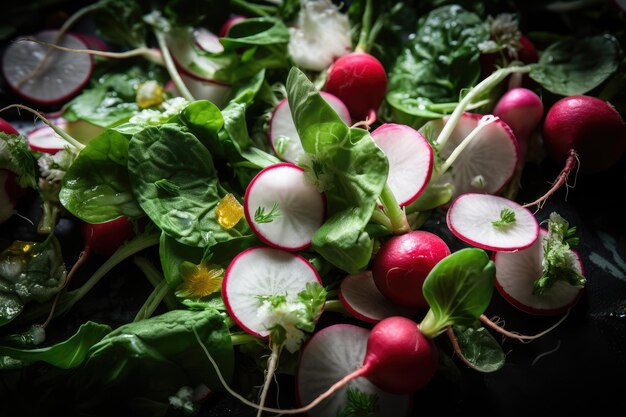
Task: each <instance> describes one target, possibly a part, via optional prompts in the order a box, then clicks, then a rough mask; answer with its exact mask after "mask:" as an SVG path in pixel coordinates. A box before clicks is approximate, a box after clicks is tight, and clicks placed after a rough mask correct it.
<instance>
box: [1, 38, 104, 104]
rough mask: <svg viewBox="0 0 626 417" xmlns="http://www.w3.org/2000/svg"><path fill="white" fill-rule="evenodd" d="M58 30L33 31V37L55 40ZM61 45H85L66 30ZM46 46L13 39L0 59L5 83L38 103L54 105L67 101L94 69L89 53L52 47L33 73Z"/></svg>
mask: <svg viewBox="0 0 626 417" xmlns="http://www.w3.org/2000/svg"><path fill="white" fill-rule="evenodd" d="M57 33H58V32H57V31H44V32H40V33H37V34H35V35H33V36H32V37H33V38H34V39H35V40H38V41H43V42H54V41H55V40H56V38H57ZM60 45H61V46H63V47H67V48H72V49H86V48H87V46H86V45H85V43H84V42H83V41H82V40H81V39H80V38H79V37H77V36H75V35H72V34H66V35H65V36H64V37H63V38H62V39H61V41H60ZM47 50H48V47H46V46H43V45H40V44H38V43H34V42H13V43H11V44H9V46H8V47H7V49H6V51H5V53H4V57H3V60H2V71H3V73H4V77H5V79H6V81H7V83H8V85H9V86H10V87H11V89H13V90H14V91H15V92H16V93H17V94H18V95H20V96H21V97H23V98H24V99H26V100H29V101H32V102H33V103H36V104H39V105H44V106H46V105H57V104H60V103H63V102H65V101H67V100H68V99H69V98H70V97H72V96H73V95H75V94H76V93H78V92H79V91H80V90H81V88H83V87H84V86H85V84H86V83H87V81H89V77H90V76H91V72H92V69H93V62H92V59H91V56H89V55H85V54H75V53H69V52H61V51H57V50H54V51H52V52H51V53H50V55H49V59H48V61H47V63H46V65H45V66H44V68H43V69H42V70H41V71H39V72H37V73H34V74H35V76H31V74H32V73H33V71H34V70H35V68H36V67H37V65H38V62H39V61H38V59H37V57H42V56H44V54H46V51H47Z"/></svg>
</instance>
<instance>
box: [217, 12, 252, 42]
mask: <svg viewBox="0 0 626 417" xmlns="http://www.w3.org/2000/svg"><path fill="white" fill-rule="evenodd" d="M244 20H246V18H245V17H244V16H239V15H235V16H233V17H231V18H230V19H228V20H227V21H226V22H224V24H223V25H222V27H221V28H220V30H219V32H218V35H219V37H220V38H223V37H225V36H227V35H228V31H229V30H230V28H231V27H233V26H234V25H236V24H237V23H239V22H242V21H244Z"/></svg>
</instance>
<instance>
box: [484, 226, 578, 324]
mask: <svg viewBox="0 0 626 417" xmlns="http://www.w3.org/2000/svg"><path fill="white" fill-rule="evenodd" d="M547 235H548V232H547V230H545V229H541V233H540V238H539V239H537V241H536V242H535V243H534V244H533V245H532V246H530V247H528V248H526V249H524V250H520V251H518V252H510V253H509V252H498V253H496V254H495V255H494V258H493V260H494V263H495V264H496V288H497V289H498V291H499V292H500V294H501V295H502V296H503V297H504V298H505V299H507V300H508V301H509V302H510V303H511V304H513V305H514V306H515V307H517V308H519V309H520V310H522V311H525V312H527V313H530V314H543V315H550V314H560V313H562V312H564V311H565V310H567V308H569V307H570V306H572V305H573V304H574V303H576V301H577V300H578V298H579V297H580V294H581V291H583V288H581V287H575V286H573V285H571V284H569V283H567V282H565V281H556V282H555V283H554V285H553V286H552V288H550V289H549V290H548V291H546V292H545V293H543V294H541V295H535V294H533V283H534V282H535V281H536V280H537V279H539V277H541V274H542V272H543V266H542V262H543V244H544V240H545V238H546V236H547ZM573 252H574V254H575V255H576V259H577V260H578V263H577V264H575V268H576V271H577V272H579V273H580V274H583V267H582V262H581V260H580V257H579V256H578V254H577V253H576V252H575V251H573Z"/></svg>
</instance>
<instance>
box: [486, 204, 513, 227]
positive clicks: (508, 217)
mask: <svg viewBox="0 0 626 417" xmlns="http://www.w3.org/2000/svg"><path fill="white" fill-rule="evenodd" d="M513 223H515V212H514V211H513V210H511V209H510V208H505V209H502V211H500V218H499V219H498V220H494V221H492V222H491V224H493V227H495V228H496V229H500V230H503V229H506V228H508V227H510V226H511V225H512V224H513Z"/></svg>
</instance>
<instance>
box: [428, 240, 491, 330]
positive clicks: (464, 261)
mask: <svg viewBox="0 0 626 417" xmlns="http://www.w3.org/2000/svg"><path fill="white" fill-rule="evenodd" d="M495 271H496V270H495V265H494V263H493V261H491V260H489V256H488V255H487V253H486V252H485V251H484V250H482V249H478V248H465V249H461V250H459V251H456V252H454V253H452V254H450V255H448V256H446V257H445V258H443V259H442V260H441V261H439V263H437V265H435V267H434V268H433V269H432V270H431V271H430V273H429V274H428V276H427V277H426V280H425V281H424V285H423V287H422V291H423V292H424V298H426V301H427V302H428V305H429V306H430V310H428V312H427V313H426V316H425V317H424V320H423V321H422V324H421V325H420V329H421V331H422V333H424V335H428V337H431V336H432V337H434V336H436V335H438V334H440V333H441V332H443V331H444V330H445V329H446V328H447V327H449V326H458V325H471V324H473V323H474V322H475V321H476V319H477V318H478V317H479V316H480V315H481V314H483V313H484V312H485V309H486V308H487V306H488V305H489V301H490V300H491V294H492V293H493V285H494V280H495Z"/></svg>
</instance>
